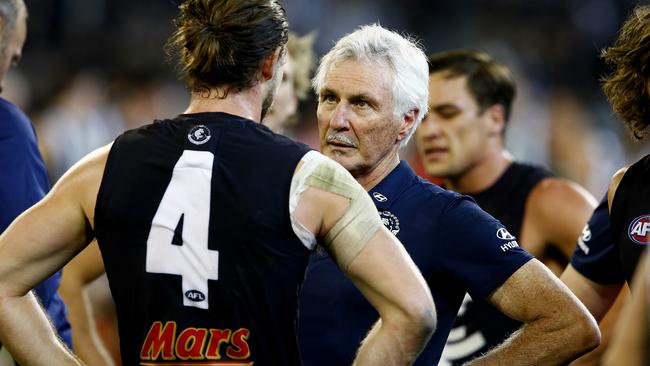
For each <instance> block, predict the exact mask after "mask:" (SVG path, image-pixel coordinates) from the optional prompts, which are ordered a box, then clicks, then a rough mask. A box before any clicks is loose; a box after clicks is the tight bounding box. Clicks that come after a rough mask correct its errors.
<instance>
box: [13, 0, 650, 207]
mask: <svg viewBox="0 0 650 366" xmlns="http://www.w3.org/2000/svg"><path fill="white" fill-rule="evenodd" d="M179 2H180V0H110V1H109V0H26V3H27V6H28V9H29V13H30V17H29V34H28V39H27V43H26V46H25V48H24V52H23V60H22V61H21V64H20V66H19V67H18V68H17V69H16V70H14V71H12V73H11V74H10V80H9V83H8V87H7V93H6V95H5V97H7V98H8V99H11V100H13V101H15V102H17V103H18V104H19V105H21V106H22V107H24V108H25V109H26V110H27V111H28V114H29V115H30V117H31V118H32V119H33V120H34V121H35V123H36V125H37V128H38V130H39V135H40V138H41V142H42V145H43V149H44V153H45V155H46V158H47V161H48V165H50V169H51V171H52V179H53V180H55V179H56V178H57V177H58V176H59V175H60V174H61V173H62V172H63V171H64V170H65V169H66V168H67V167H68V166H69V165H70V164H71V163H72V162H74V161H76V160H77V159H78V158H79V157H80V156H81V155H83V154H84V153H86V152H87V151H89V150H90V149H92V148H94V147H96V146H97V145H99V144H103V143H106V142H108V141H110V140H112V139H113V138H114V137H115V135H117V134H118V133H120V132H121V131H122V130H124V129H125V128H132V127H136V126H138V125H141V124H143V123H148V122H150V120H151V119H152V118H161V117H169V116H174V115H176V114H178V113H179V112H181V111H182V110H183V109H184V107H185V103H186V102H187V100H188V97H187V92H186V91H185V90H184V89H183V87H182V85H180V83H178V82H177V81H176V79H175V71H174V67H173V66H172V65H171V64H170V63H168V62H166V56H165V53H164V51H163V46H164V43H165V41H166V38H167V36H168V35H169V34H170V32H171V29H172V26H171V21H172V19H173V17H174V16H175V14H176V9H177V6H178V3H179ZM640 3H643V2H636V1H631V0H527V1H521V0H436V1H424V0H401V1H395V0H374V1H358V0H285V1H283V4H284V7H285V9H286V10H287V13H288V16H289V21H290V26H291V28H292V30H294V31H295V32H297V33H298V34H306V33H308V32H312V31H316V32H317V38H316V44H315V49H316V52H317V55H318V56H320V55H322V54H323V53H324V52H326V51H327V49H328V48H329V47H331V46H332V45H333V42H334V41H335V40H336V39H338V38H339V37H341V36H342V35H344V34H346V33H348V32H350V31H352V30H354V29H355V28H356V27H357V26H359V25H361V24H366V23H372V22H379V23H381V24H382V25H383V26H385V27H387V28H391V29H394V30H398V31H400V32H405V33H408V34H410V35H412V36H414V37H416V38H417V39H419V40H420V41H421V44H422V45H423V47H424V48H425V50H426V52H428V53H429V52H433V51H439V50H444V49H451V48H466V47H468V48H473V49H479V50H484V51H487V52H489V53H491V54H492V55H493V56H494V57H495V58H497V59H498V60H500V61H502V62H504V63H505V64H506V65H508V66H509V67H510V68H511V69H512V70H513V71H514V73H515V75H516V78H517V81H518V87H519V91H518V97H517V101H516V104H515V107H514V108H515V109H514V114H513V118H512V120H511V122H510V126H509V127H508V135H507V138H508V146H509V148H510V149H511V151H512V152H513V153H514V154H515V155H516V156H518V157H519V158H521V159H523V160H529V161H534V162H538V163H542V164H545V165H547V166H549V167H551V168H552V169H554V170H555V171H556V173H557V174H559V175H560V176H565V177H568V178H571V179H574V180H576V181H578V182H579V183H581V184H583V185H585V186H586V187H587V188H588V189H589V190H590V191H592V192H593V193H594V194H595V195H596V196H600V195H602V194H603V192H604V191H605V189H606V185H607V181H608V179H609V177H610V176H611V174H612V173H614V171H615V170H616V168H617V167H619V166H621V165H623V164H625V163H626V162H628V161H631V160H632V159H634V158H636V157H637V156H639V155H641V154H643V153H645V152H647V151H648V146H647V144H645V145H644V144H636V143H631V139H630V138H629V136H628V135H627V132H626V131H625V130H624V129H623V128H622V124H621V123H619V122H617V121H616V120H615V118H614V117H613V115H612V113H611V109H610V108H609V106H608V104H607V102H606V100H605V98H604V96H603V95H602V93H601V91H600V88H599V81H598V80H599V77H600V76H601V75H602V74H603V73H604V72H605V71H606V70H607V69H606V65H604V64H603V62H602V61H601V60H600V59H599V53H600V50H601V49H602V48H603V47H605V46H607V45H611V44H612V43H613V40H614V39H615V37H616V32H617V30H618V28H619V27H620V25H621V23H622V21H623V20H624V19H625V17H626V16H627V15H628V14H629V12H630V11H631V9H632V8H633V7H634V6H635V5H636V4H640ZM314 115H315V102H314V99H313V98H311V99H310V100H308V101H307V102H305V103H303V104H302V106H301V118H300V123H299V124H298V125H297V126H296V128H295V130H294V131H292V134H293V135H294V136H295V137H297V138H299V139H302V140H303V141H306V142H308V143H311V144H314V143H315V132H314V128H315V127H316V126H315V121H314ZM411 154H412V149H408V148H407V150H406V151H405V152H404V156H405V157H406V158H408V159H410V158H412V155H411Z"/></svg>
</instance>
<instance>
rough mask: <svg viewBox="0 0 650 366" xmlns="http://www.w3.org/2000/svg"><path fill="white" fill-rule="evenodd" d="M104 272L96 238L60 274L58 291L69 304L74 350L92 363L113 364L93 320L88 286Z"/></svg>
mask: <svg viewBox="0 0 650 366" xmlns="http://www.w3.org/2000/svg"><path fill="white" fill-rule="evenodd" d="M102 274H104V262H103V260H102V256H101V253H100V251H99V245H98V244H97V241H96V240H94V241H93V242H92V243H90V245H88V246H87V247H86V248H85V249H84V250H82V251H81V253H79V254H78V255H77V256H76V257H74V259H73V260H72V261H70V263H68V264H67V265H66V266H65V267H64V270H63V272H62V275H61V285H60V286H59V295H61V297H62V298H63V301H64V302H65V304H66V306H67V308H68V312H67V314H68V320H69V321H70V325H71V327H72V343H73V346H74V350H75V353H77V355H79V357H80V358H81V359H82V360H83V361H84V362H86V363H88V364H90V365H98V366H100V365H113V364H114V363H113V360H112V359H111V358H110V355H109V353H108V350H106V348H105V347H104V345H103V343H102V340H101V338H100V337H99V334H98V332H97V329H96V328H95V324H94V321H93V314H92V308H91V304H90V299H89V298H88V295H87V293H86V290H85V289H86V286H88V285H89V284H90V283H91V282H92V281H94V280H95V279H97V278H98V277H99V276H101V275H102Z"/></svg>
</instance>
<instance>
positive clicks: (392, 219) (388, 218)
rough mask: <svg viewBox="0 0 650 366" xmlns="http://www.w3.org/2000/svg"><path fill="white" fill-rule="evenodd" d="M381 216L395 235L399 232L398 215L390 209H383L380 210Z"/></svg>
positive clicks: (387, 227) (382, 220)
mask: <svg viewBox="0 0 650 366" xmlns="http://www.w3.org/2000/svg"><path fill="white" fill-rule="evenodd" d="M379 217H381V222H382V223H383V224H384V226H385V227H386V229H388V230H390V232H391V233H393V235H397V233H399V219H398V218H397V216H395V215H393V213H392V212H390V211H381V212H379Z"/></svg>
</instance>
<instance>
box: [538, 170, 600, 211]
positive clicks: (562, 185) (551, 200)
mask: <svg viewBox="0 0 650 366" xmlns="http://www.w3.org/2000/svg"><path fill="white" fill-rule="evenodd" d="M596 204H597V201H596V199H595V198H594V197H593V195H592V194H591V193H589V191H587V190H586V189H585V188H584V187H582V186H581V185H579V184H577V183H575V182H572V181H570V180H567V179H563V178H558V177H547V178H544V179H542V180H541V181H540V182H539V183H538V184H537V185H535V187H533V189H532V190H531V192H530V194H529V195H528V199H527V207H528V208H529V210H534V211H541V212H549V213H551V214H552V213H553V212H556V210H557V209H558V208H560V207H575V208H579V207H587V206H589V207H590V208H593V207H596Z"/></svg>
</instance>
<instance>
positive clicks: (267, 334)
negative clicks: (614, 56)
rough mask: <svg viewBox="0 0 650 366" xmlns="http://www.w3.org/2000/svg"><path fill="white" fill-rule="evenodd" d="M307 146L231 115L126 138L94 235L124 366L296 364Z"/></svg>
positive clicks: (111, 164) (179, 122)
mask: <svg viewBox="0 0 650 366" xmlns="http://www.w3.org/2000/svg"><path fill="white" fill-rule="evenodd" d="M308 150H309V148H308V147H307V146H305V145H302V144H299V143H297V142H294V141H292V140H290V139H288V138H286V137H283V136H280V135H276V134H274V133H273V132H271V131H270V130H269V129H268V128H266V127H265V126H262V125H261V124H259V123H255V122H253V121H250V120H246V119H243V118H240V117H236V116H233V115H229V114H226V113H199V114H191V115H181V116H179V117H177V118H176V119H173V120H163V121H155V122H154V123H153V124H151V125H148V126H144V127H142V128H138V129H135V130H131V131H128V132H126V133H125V134H123V135H121V136H120V137H118V138H117V139H116V140H115V142H114V144H113V146H112V148H111V151H110V153H109V155H108V161H107V162H106V168H105V171H104V176H103V179H102V183H101V186H100V190H99V194H98V197H97V205H96V210H95V234H96V237H97V239H98V242H99V246H100V249H101V253H102V257H103V259H104V264H105V267H106V273H107V275H108V279H109V284H110V289H111V292H112V294H113V298H114V300H115V305H116V308H117V315H118V324H119V334H120V347H121V352H122V362H123V364H124V365H162V364H164V365H177V364H178V365H180V364H181V362H182V364H183V365H191V364H197V365H198V364H200V365H207V364H209V365H253V364H255V365H256V366H257V365H298V364H300V356H299V353H298V347H297V340H296V330H295V318H296V313H297V310H296V309H297V296H298V291H299V288H300V285H301V283H302V280H303V278H304V273H305V268H306V265H307V260H308V256H309V254H310V251H309V250H308V249H307V248H306V247H305V246H304V245H303V244H302V242H301V241H300V240H299V239H298V238H297V237H296V235H295V234H294V231H293V229H292V227H291V222H290V217H289V189H290V182H291V179H292V176H293V172H294V170H295V168H296V165H297V163H298V162H299V161H300V159H301V158H302V157H303V155H304V154H305V153H307V152H308Z"/></svg>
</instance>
